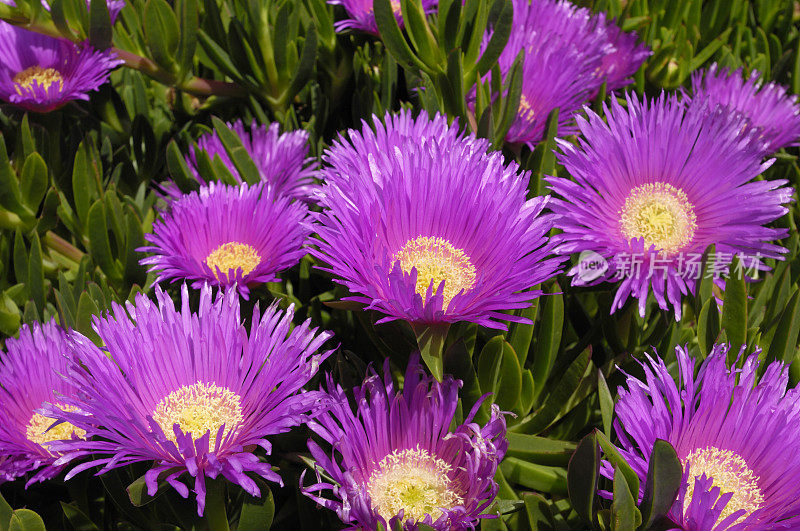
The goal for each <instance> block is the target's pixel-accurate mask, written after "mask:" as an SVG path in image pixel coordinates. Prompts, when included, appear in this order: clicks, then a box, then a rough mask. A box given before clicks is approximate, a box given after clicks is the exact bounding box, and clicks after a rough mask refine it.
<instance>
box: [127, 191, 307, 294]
mask: <svg viewBox="0 0 800 531" xmlns="http://www.w3.org/2000/svg"><path fill="white" fill-rule="evenodd" d="M307 215H308V208H307V207H306V206H305V205H304V204H302V203H299V202H297V201H293V200H292V199H291V198H289V197H287V196H278V197H273V194H272V193H270V192H269V191H268V189H267V186H266V185H264V184H263V183H262V184H258V185H256V186H252V187H250V186H248V185H246V184H242V185H239V186H228V185H219V184H217V183H212V184H210V185H209V186H207V187H203V188H201V189H200V191H199V192H192V193H191V194H188V195H186V196H184V197H183V198H181V199H179V200H177V201H174V202H172V203H171V204H170V205H169V209H168V210H166V211H164V212H162V214H161V218H160V219H159V220H158V221H156V222H155V223H153V232H152V233H150V234H146V235H145V238H146V239H147V240H148V241H149V242H150V243H151V245H148V246H146V247H141V248H139V249H137V250H138V251H141V252H147V253H151V256H148V257H146V258H142V259H141V260H140V261H139V263H141V264H143V265H148V266H150V269H149V271H152V272H157V273H158V277H157V278H156V282H163V281H166V280H171V281H172V282H175V281H179V280H189V281H191V283H192V287H195V288H199V287H201V286H203V285H204V284H205V283H209V284H211V285H214V286H223V287H231V286H236V288H237V289H238V290H239V292H241V293H242V295H243V296H245V297H247V296H248V294H249V292H250V288H251V287H252V286H255V285H258V284H263V283H265V282H274V281H276V280H277V276H276V275H277V274H278V272H280V271H282V270H284V269H287V268H289V267H292V266H293V265H295V264H297V263H298V262H299V261H300V259H301V258H302V257H303V256H304V255H305V254H306V251H305V249H304V248H303V244H304V243H305V240H306V238H307V237H308V235H309V234H310V232H311V230H310V228H309V226H308V224H307V223H306V218H307Z"/></svg>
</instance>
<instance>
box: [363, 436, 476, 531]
mask: <svg viewBox="0 0 800 531" xmlns="http://www.w3.org/2000/svg"><path fill="white" fill-rule="evenodd" d="M451 469H452V467H451V466H450V465H449V464H447V463H446V462H444V461H443V460H441V459H438V458H436V457H434V456H432V455H431V454H430V453H428V451H427V450H423V449H421V448H419V447H417V448H416V449H414V450H395V451H394V452H392V453H391V454H389V455H387V456H386V457H384V458H383V460H381V462H380V463H379V464H378V468H377V469H376V470H375V471H374V472H373V473H372V475H371V476H370V478H369V481H368V482H367V493H368V494H369V497H370V500H372V506H373V508H374V509H375V510H376V511H377V512H378V514H380V515H381V516H382V517H383V518H384V519H385V520H386V521H387V522H388V521H389V520H390V519H391V518H393V517H395V516H396V515H398V514H399V513H400V511H401V510H402V511H403V518H404V519H405V520H411V521H414V522H416V521H418V520H421V519H423V518H424V517H425V515H426V514H429V515H431V518H433V520H434V521H436V520H437V519H438V518H439V517H440V516H441V515H442V513H443V511H442V509H450V508H452V507H455V506H456V505H461V504H463V503H464V500H463V498H462V497H461V496H460V495H459V494H458V493H457V492H456V491H455V489H454V486H453V484H452V483H453V482H452V480H451V479H450V471H451Z"/></svg>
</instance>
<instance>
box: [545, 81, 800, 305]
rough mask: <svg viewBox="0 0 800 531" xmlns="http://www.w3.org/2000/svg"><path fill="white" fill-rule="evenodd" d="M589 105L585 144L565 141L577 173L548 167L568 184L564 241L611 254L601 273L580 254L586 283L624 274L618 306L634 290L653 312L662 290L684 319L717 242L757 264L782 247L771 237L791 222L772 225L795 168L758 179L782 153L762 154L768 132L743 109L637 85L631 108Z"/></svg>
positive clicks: (579, 276) (563, 156) (559, 203)
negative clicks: (587, 271) (647, 94)
mask: <svg viewBox="0 0 800 531" xmlns="http://www.w3.org/2000/svg"><path fill="white" fill-rule="evenodd" d="M587 114H588V119H584V118H579V119H578V126H579V127H580V130H581V133H582V135H583V138H582V139H581V140H580V141H579V144H578V145H573V144H571V143H568V142H566V141H559V144H560V146H561V151H562V153H560V154H559V160H560V162H561V163H562V164H563V165H564V166H565V168H566V169H567V171H568V172H569V174H570V175H571V176H572V177H573V179H574V180H571V179H568V178H563V177H550V178H549V179H548V181H549V183H550V185H551V186H550V187H551V189H552V190H553V191H554V192H555V193H556V194H558V195H559V196H561V199H556V200H554V201H552V202H551V205H552V207H551V208H552V210H553V211H554V212H555V213H556V214H558V215H559V216H560V218H559V220H558V222H557V226H558V227H559V228H560V229H562V231H563V233H562V234H560V235H559V236H558V237H557V238H558V240H559V242H560V243H561V247H560V252H564V253H573V252H578V253H581V252H586V253H589V252H592V253H591V254H593V255H594V254H595V253H596V254H597V255H599V256H600V257H601V258H602V259H603V260H605V261H607V266H608V267H607V270H606V271H605V272H604V274H602V275H600V276H597V277H595V275H590V276H589V277H590V278H587V276H585V275H584V274H583V271H582V269H581V264H578V266H576V267H575V268H573V269H572V270H571V271H570V272H569V274H570V275H572V276H573V280H572V281H573V284H574V285H585V284H588V283H589V282H590V281H591V282H602V281H616V280H621V283H620V285H619V288H618V290H617V293H616V296H615V298H614V301H613V304H612V307H611V311H612V313H613V312H614V311H615V310H617V309H618V308H620V307H621V306H622V305H623V304H624V303H625V301H626V300H627V299H628V297H630V296H633V297H635V298H637V299H639V311H640V313H641V314H642V315H644V312H645V305H646V301H647V296H648V293H649V292H650V291H652V293H653V295H654V296H655V300H656V301H657V302H658V305H659V307H660V308H662V309H664V310H667V309H669V307H670V306H672V307H673V308H674V310H675V318H676V319H680V316H681V297H682V295H685V294H686V293H687V292H692V293H694V287H695V282H696V279H697V276H698V275H699V274H701V272H700V269H699V268H700V262H701V259H702V254H703V253H704V252H705V250H706V249H707V248H708V246H710V245H711V244H714V245H715V246H716V248H715V249H716V257H715V258H716V260H717V264H716V267H717V268H719V271H720V272H722V271H723V268H724V267H727V264H729V263H730V262H731V260H732V258H733V255H734V254H736V255H738V256H739V257H740V260H741V263H742V264H744V265H745V267H746V268H747V269H748V270H758V269H765V268H766V266H765V265H763V263H762V262H761V259H762V258H765V257H769V258H778V259H779V258H781V256H782V253H783V252H785V249H784V248H782V247H780V246H778V245H775V244H773V243H769V242H770V241H772V240H778V239H780V238H783V237H784V236H785V235H786V230H784V229H776V228H769V227H765V226H764V225H765V224H766V223H769V222H771V221H774V220H775V219H777V218H779V217H781V216H782V215H783V214H785V213H786V212H787V208H786V206H785V204H786V203H788V202H790V201H791V200H792V199H791V197H792V190H791V188H788V187H786V186H784V185H785V184H786V182H787V181H785V180H774V181H755V180H754V178H755V177H757V176H758V175H759V174H760V173H762V172H763V171H764V170H765V169H766V168H768V167H769V165H770V164H771V162H772V161H767V162H764V163H762V162H761V154H760V150H759V146H758V142H757V141H756V140H755V139H754V138H753V137H752V135H748V134H745V133H744V132H742V125H741V121H740V120H739V119H738V118H737V117H736V116H731V115H730V114H729V113H726V112H724V111H722V110H717V111H715V112H712V113H710V114H709V113H708V112H707V111H706V110H705V109H702V108H698V107H689V108H688V109H687V108H686V106H685V105H683V104H682V103H681V102H679V101H678V100H677V99H676V98H674V97H664V96H662V97H660V98H658V99H656V100H653V101H644V102H640V101H638V100H637V99H636V97H635V96H630V95H629V96H628V97H627V109H626V108H623V107H622V106H621V105H620V104H619V103H617V102H616V101H613V102H612V104H611V107H610V108H606V109H605V115H606V118H607V122H608V123H606V121H604V120H603V118H601V117H600V116H598V115H597V114H595V113H594V112H592V111H590V110H587Z"/></svg>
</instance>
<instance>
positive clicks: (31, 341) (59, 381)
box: [0, 321, 84, 485]
mask: <svg viewBox="0 0 800 531" xmlns="http://www.w3.org/2000/svg"><path fill="white" fill-rule="evenodd" d="M68 345H69V341H68V339H67V333H66V332H65V331H64V330H63V329H61V328H60V327H59V326H57V325H56V324H55V322H54V321H50V322H49V323H47V324H39V323H36V324H34V325H33V326H32V327H29V326H28V325H23V326H22V328H20V331H19V337H18V338H17V339H13V338H9V339H6V348H7V349H8V352H4V353H3V358H2V361H0V409H2V411H3V421H2V422H0V455H1V456H2V459H0V483H2V482H3V481H11V480H13V479H15V478H16V477H18V476H21V475H23V474H26V473H28V472H32V471H36V470H37V469H38V472H37V473H36V474H35V475H34V476H33V477H31V478H30V479H29V480H28V483H27V484H28V485H30V484H31V483H35V482H37V481H44V480H46V479H50V478H52V477H53V476H55V475H56V474H58V473H59V472H60V471H61V469H62V468H63V466H61V465H57V464H55V462H56V460H57V459H58V457H59V454H58V453H57V452H55V451H53V450H52V449H51V448H50V444H51V443H52V442H53V441H57V440H60V439H71V438H80V437H82V436H83V435H84V431H83V430H81V429H79V428H76V427H75V426H72V425H71V424H69V423H61V424H57V425H56V426H53V424H55V422H56V420H55V418H53V417H52V416H50V415H49V414H48V415H44V414H42V411H41V410H42V407H43V406H45V405H46V404H48V403H52V404H59V405H61V407H65V406H64V405H63V401H64V400H67V399H68V398H69V397H71V396H72V395H74V394H75V389H74V387H73V386H72V385H70V384H68V383H67V382H65V381H64V379H63V376H62V375H63V374H65V373H66V371H67V364H68V360H67V357H66V354H67V350H68ZM66 407H67V409H69V406H66Z"/></svg>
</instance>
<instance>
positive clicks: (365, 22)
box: [328, 0, 439, 35]
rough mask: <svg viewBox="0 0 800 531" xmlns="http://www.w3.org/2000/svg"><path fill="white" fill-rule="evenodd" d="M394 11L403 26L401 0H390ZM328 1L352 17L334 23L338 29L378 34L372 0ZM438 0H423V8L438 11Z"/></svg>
mask: <svg viewBox="0 0 800 531" xmlns="http://www.w3.org/2000/svg"><path fill="white" fill-rule="evenodd" d="M390 1H391V4H392V11H394V15H395V18H397V23H398V24H399V25H400V27H401V28H402V27H403V14H402V13H401V9H400V0H390ZM328 3H329V4H331V5H335V6H342V7H343V8H344V9H345V11H347V14H348V15H350V18H348V19H345V20H340V21H339V22H337V23H336V24H334V28H335V29H336V31H344V30H348V29H353V30H357V31H363V32H366V33H370V34H372V35H378V23H377V22H375V12H374V11H373V10H372V0H328ZM438 3H439V2H438V0H422V8H423V9H424V10H425V13H433V12H434V11H436V6H437V5H438Z"/></svg>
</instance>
